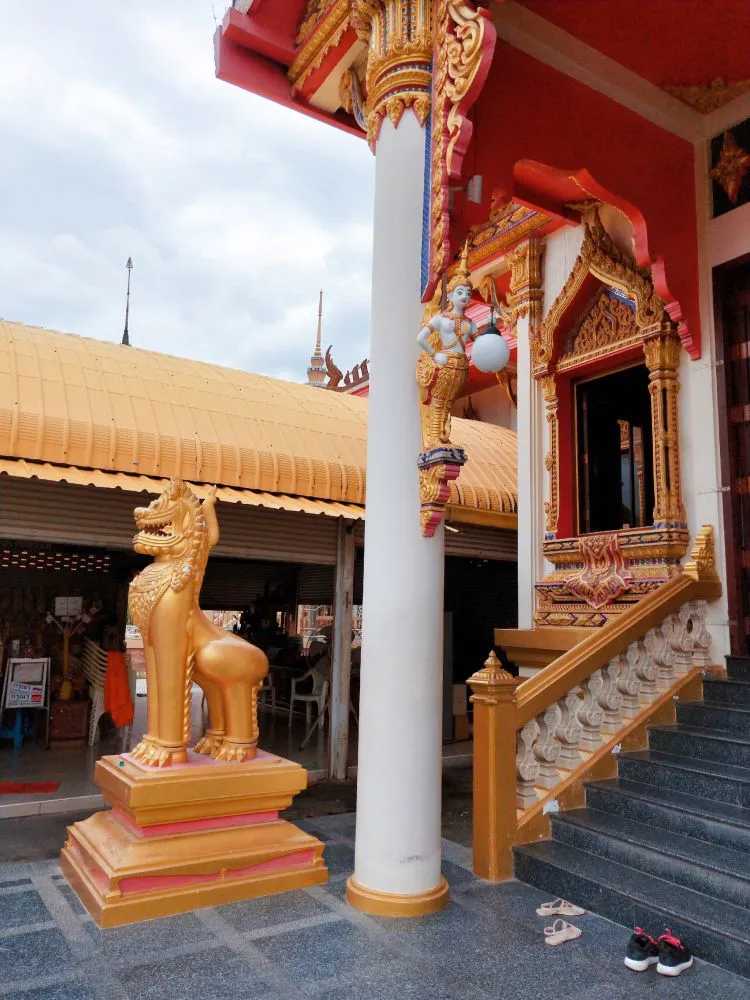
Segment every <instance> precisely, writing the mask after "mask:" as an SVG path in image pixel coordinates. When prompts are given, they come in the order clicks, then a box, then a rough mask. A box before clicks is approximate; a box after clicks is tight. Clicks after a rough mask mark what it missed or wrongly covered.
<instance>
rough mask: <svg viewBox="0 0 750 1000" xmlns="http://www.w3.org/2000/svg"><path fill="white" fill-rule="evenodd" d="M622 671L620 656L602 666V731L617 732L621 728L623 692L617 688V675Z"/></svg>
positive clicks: (600, 698) (600, 699) (600, 702)
mask: <svg viewBox="0 0 750 1000" xmlns="http://www.w3.org/2000/svg"><path fill="white" fill-rule="evenodd" d="M619 672H620V661H619V659H618V658H615V659H614V660H610V662H609V663H608V664H607V666H606V667H602V671H601V674H602V689H601V691H600V692H599V704H600V705H601V707H602V732H604V733H616V732H617V730H618V729H619V728H620V720H621V718H622V692H620V691H618V689H617V676H618V674H619Z"/></svg>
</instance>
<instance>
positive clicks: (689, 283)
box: [454, 42, 700, 340]
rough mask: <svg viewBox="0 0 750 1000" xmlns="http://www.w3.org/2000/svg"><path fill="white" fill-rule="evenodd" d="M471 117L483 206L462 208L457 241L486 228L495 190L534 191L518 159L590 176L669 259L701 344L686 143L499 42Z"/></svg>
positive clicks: (472, 168) (471, 159)
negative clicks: (525, 185)
mask: <svg viewBox="0 0 750 1000" xmlns="http://www.w3.org/2000/svg"><path fill="white" fill-rule="evenodd" d="M472 118H473V120H474V135H473V138H472V142H471V146H470V148H469V151H468V153H467V156H466V161H465V165H464V178H467V177H470V176H471V175H472V174H481V175H482V176H483V178H484V201H483V204H482V205H481V206H477V205H472V204H470V203H468V202H466V201H465V200H464V199H462V198H459V199H457V206H456V229H455V230H454V232H455V234H456V237H457V241H458V239H459V238H460V237H461V235H462V234H463V232H464V231H465V229H466V228H467V227H468V226H469V225H472V224H475V223H480V222H483V221H485V220H486V218H487V215H488V204H489V197H490V194H491V192H492V191H493V189H496V188H500V189H502V190H504V191H506V192H507V193H508V194H511V193H517V194H519V195H520V196H521V197H527V198H530V196H531V192H529V191H521V190H519V185H518V183H517V182H516V183H515V185H514V179H513V167H514V165H515V164H516V163H517V162H518V161H519V160H523V159H531V160H537V161H540V162H541V163H544V164H547V165H549V166H551V167H555V168H558V169H562V170H570V171H571V172H572V171H575V170H578V169H580V168H586V169H587V170H588V171H589V172H590V173H591V174H592V175H593V177H594V178H595V179H596V181H598V183H599V184H600V185H602V186H603V187H604V188H607V189H608V190H609V191H610V192H612V193H613V194H615V195H617V196H618V197H620V198H623V199H625V200H627V201H629V202H631V203H632V204H633V205H635V206H636V207H637V208H638V209H639V210H640V211H641V213H642V214H643V216H644V217H645V221H646V226H647V231H648V246H649V252H650V257H651V260H652V261H654V260H656V259H657V258H658V257H663V258H664V261H665V265H666V281H667V284H668V286H669V289H670V291H671V292H672V294H673V295H674V296H675V298H676V299H678V300H679V303H680V305H681V307H682V314H683V319H684V320H685V321H686V322H687V324H688V327H689V329H690V332H691V333H692V335H693V336H694V337H695V338H696V340H699V336H700V330H699V311H698V310H699V307H698V247H697V230H696V207H695V183H694V158H693V147H692V145H691V144H690V143H689V142H687V141H686V140H684V139H680V138H678V137H677V136H675V135H672V134H671V133H669V132H666V131H664V130H663V129H661V128H659V127H658V126H656V125H653V124H652V123H651V122H649V121H647V120H646V119H644V118H641V117H640V115H637V114H636V113H635V112H633V111H630V110H628V109H627V108H624V107H623V106H622V105H620V104H617V103H616V102H615V101H613V100H611V99H610V98H608V97H606V96H604V95H603V94H600V93H598V92H596V91H594V90H591V89H590V88H589V87H586V86H584V85H583V84H581V83H579V82H578V81H576V80H573V79H571V78H570V77H567V76H565V75H564V74H562V73H559V72H558V71H557V70H554V69H551V68H550V67H548V66H545V65H544V64H543V63H540V62H538V61H537V60H535V59H532V58H531V57H530V56H527V55H525V54H524V53H522V52H519V51H518V50H516V49H513V48H511V47H510V46H509V45H504V44H502V42H499V43H498V46H497V50H496V53H495V58H494V61H493V64H492V67H491V69H490V73H489V76H488V79H487V83H486V85H485V87H484V90H483V91H482V94H481V96H480V97H479V99H478V101H477V103H476V105H475V106H474V109H473V113H472ZM584 197H586V195H585V193H584V192H582V193H581V199H583V198H584ZM530 200H531V198H530ZM540 200H541V199H540ZM556 207H558V208H559V205H558V206H556Z"/></svg>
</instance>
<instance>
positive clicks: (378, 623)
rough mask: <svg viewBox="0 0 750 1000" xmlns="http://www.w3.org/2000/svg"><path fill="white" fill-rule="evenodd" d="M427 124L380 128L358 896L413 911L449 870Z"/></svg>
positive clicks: (360, 901)
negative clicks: (425, 423)
mask: <svg viewBox="0 0 750 1000" xmlns="http://www.w3.org/2000/svg"><path fill="white" fill-rule="evenodd" d="M424 141H425V136H424V131H423V129H422V128H421V127H420V125H419V124H418V122H417V120H416V118H415V117H414V115H413V114H412V113H410V112H407V113H406V114H405V115H404V117H403V119H402V120H401V122H400V124H399V126H398V129H394V127H393V125H392V124H391V122H390V120H389V119H388V118H386V119H385V121H384V122H383V126H382V130H381V133H380V136H379V138H378V144H377V154H376V167H375V238H374V248H373V280H372V327H371V347H370V356H371V358H372V366H371V371H372V381H371V388H370V398H369V416H368V433H367V517H366V524H365V570H364V599H363V600H364V608H363V611H364V621H363V644H362V676H361V689H360V720H359V721H360V729H359V756H358V773H357V834H356V857H355V871H354V875H353V876H352V878H351V879H350V881H349V886H348V892H347V898H348V899H349V902H350V903H351V904H352V905H354V906H356V907H357V908H358V909H362V910H365V911H366V912H370V913H380V914H386V915H393V916H410V915H418V914H421V913H426V912H430V910H434V909H439V908H440V907H441V906H442V905H444V903H445V901H446V899H447V886H446V885H445V883H444V881H443V879H442V876H441V872H440V819H441V813H440V793H441V711H442V705H441V702H442V656H443V634H442V633H443V628H442V619H443V563H444V559H443V531H442V528H441V529H439V531H438V532H436V534H435V536H434V537H433V538H423V537H422V534H421V530H420V523H419V490H418V476H417V466H416V459H417V454H418V453H419V451H420V445H421V439H420V427H419V410H418V401H417V386H416V381H415V374H414V370H415V364H416V361H417V351H418V349H417V342H416V336H417V333H418V332H419V328H420V320H421V313H422V308H421V305H420V295H419V292H420V258H421V240H422V228H421V227H422V193H423V174H424Z"/></svg>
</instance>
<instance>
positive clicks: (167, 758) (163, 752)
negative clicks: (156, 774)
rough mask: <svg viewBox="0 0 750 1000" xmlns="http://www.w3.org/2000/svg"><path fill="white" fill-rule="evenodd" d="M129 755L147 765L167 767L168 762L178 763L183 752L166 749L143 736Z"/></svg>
mask: <svg viewBox="0 0 750 1000" xmlns="http://www.w3.org/2000/svg"><path fill="white" fill-rule="evenodd" d="M130 755H131V757H134V758H135V759H136V760H137V761H140V763H141V764H146V765H147V766H148V767H169V765H170V764H172V763H173V762H174V763H179V762H180V761H181V760H184V756H185V755H184V752H183V753H182V754H175V753H173V752H172V751H171V750H167V749H166V748H165V747H160V746H159V745H158V743H153V742H152V741H151V740H150V739H148V738H147V737H144V738H143V739H142V740H141V742H140V743H139V744H138V745H137V746H136V747H134V749H133V750H131V751H130Z"/></svg>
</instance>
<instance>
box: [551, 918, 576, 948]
mask: <svg viewBox="0 0 750 1000" xmlns="http://www.w3.org/2000/svg"><path fill="white" fill-rule="evenodd" d="M580 936H581V928H580V927H574V926H573V924H569V923H567V922H566V921H565V920H556V921H555V922H554V924H552V926H551V927H545V928H544V943H545V944H551V945H555V944H563V942H564V941H573V940H574V939H575V938H579V937H580Z"/></svg>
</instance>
